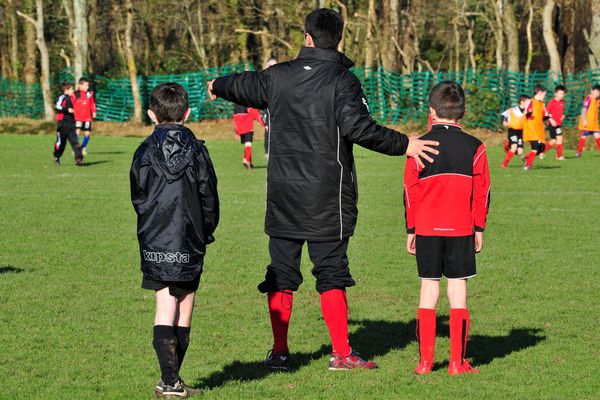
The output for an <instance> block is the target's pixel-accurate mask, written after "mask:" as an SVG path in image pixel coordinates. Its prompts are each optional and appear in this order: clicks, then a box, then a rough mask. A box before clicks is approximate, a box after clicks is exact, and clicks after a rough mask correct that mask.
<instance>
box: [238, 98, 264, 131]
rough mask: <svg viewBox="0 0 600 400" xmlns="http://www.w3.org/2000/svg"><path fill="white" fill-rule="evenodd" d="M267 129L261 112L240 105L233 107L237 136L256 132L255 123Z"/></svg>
mask: <svg viewBox="0 0 600 400" xmlns="http://www.w3.org/2000/svg"><path fill="white" fill-rule="evenodd" d="M255 120H256V121H257V122H258V123H259V124H261V125H262V126H263V128H264V127H265V121H263V119H262V117H261V115H260V111H258V110H257V109H256V108H252V107H244V106H241V105H239V104H234V106H233V127H234V128H235V134H236V135H243V134H245V133H250V132H253V131H254V121H255Z"/></svg>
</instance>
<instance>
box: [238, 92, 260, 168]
mask: <svg viewBox="0 0 600 400" xmlns="http://www.w3.org/2000/svg"><path fill="white" fill-rule="evenodd" d="M254 121H257V122H258V123H259V124H261V125H262V126H263V128H264V127H265V122H264V121H263V119H262V117H261V116H260V112H259V111H258V110H257V109H256V108H251V107H244V106H241V105H239V104H235V105H234V106H233V127H234V128H235V134H236V135H237V136H239V138H240V143H242V144H243V145H244V158H243V159H242V165H243V166H244V167H245V168H246V169H252V168H254V165H252V142H253V140H254Z"/></svg>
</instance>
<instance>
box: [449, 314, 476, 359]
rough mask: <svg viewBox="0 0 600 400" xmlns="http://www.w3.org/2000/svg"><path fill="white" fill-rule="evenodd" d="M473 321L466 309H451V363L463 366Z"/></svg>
mask: <svg viewBox="0 0 600 400" xmlns="http://www.w3.org/2000/svg"><path fill="white" fill-rule="evenodd" d="M470 324H471V319H470V317H469V311H468V310H467V309H466V308H451V309H450V362H451V363H452V362H453V361H454V362H457V363H458V364H459V365H461V364H462V363H463V361H464V359H465V357H466V353H467V339H468V337H469V325H470Z"/></svg>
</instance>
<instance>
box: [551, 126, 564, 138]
mask: <svg viewBox="0 0 600 400" xmlns="http://www.w3.org/2000/svg"><path fill="white" fill-rule="evenodd" d="M548 132H549V133H550V139H556V137H557V136H562V134H563V133H562V126H549V127H548Z"/></svg>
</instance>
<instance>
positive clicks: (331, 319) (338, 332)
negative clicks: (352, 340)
mask: <svg viewBox="0 0 600 400" xmlns="http://www.w3.org/2000/svg"><path fill="white" fill-rule="evenodd" d="M321 311H322V312H323V319H325V323H326V324H327V329H329V336H331V346H332V349H333V352H334V353H337V354H339V355H341V356H342V357H346V356H348V355H350V353H351V352H352V349H351V348H350V344H349V343H348V304H347V303H346V291H345V290H340V289H331V290H328V291H326V292H323V293H321Z"/></svg>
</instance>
